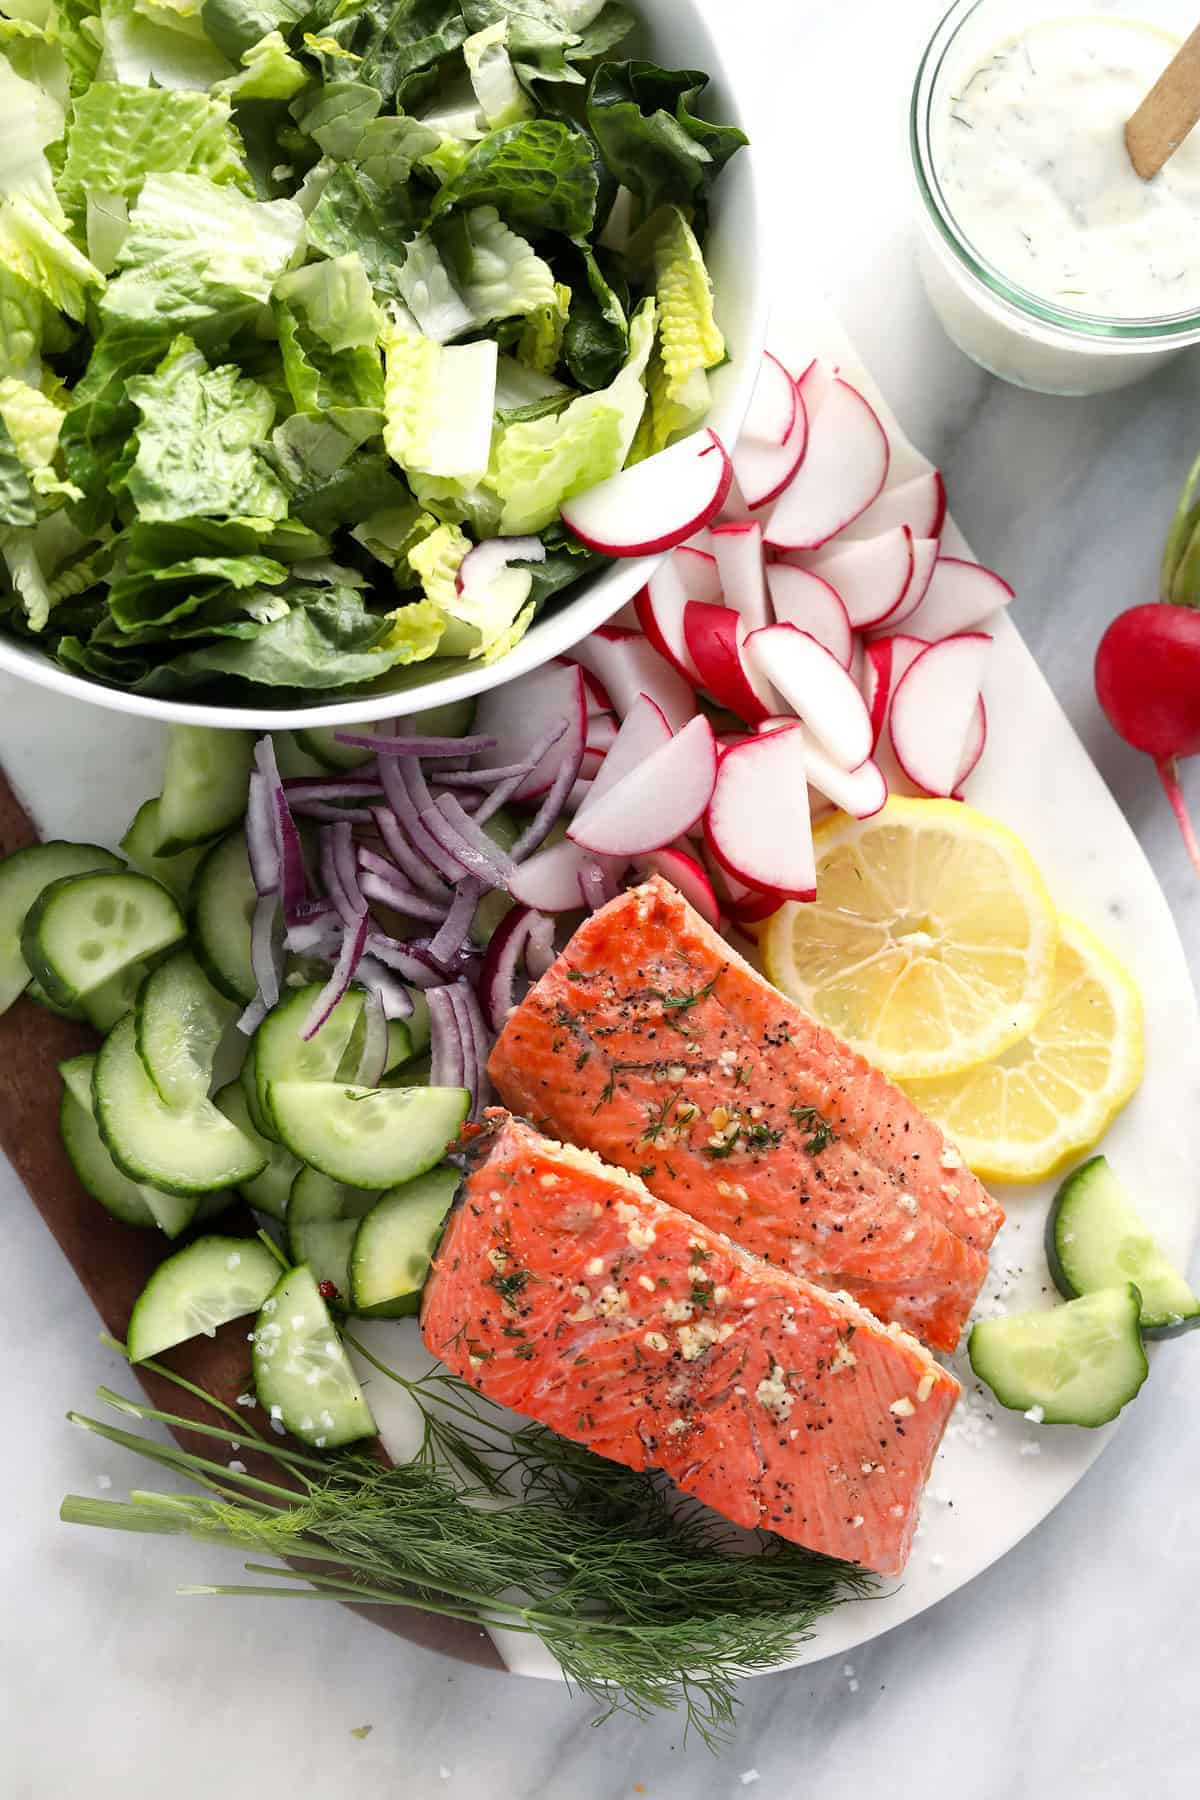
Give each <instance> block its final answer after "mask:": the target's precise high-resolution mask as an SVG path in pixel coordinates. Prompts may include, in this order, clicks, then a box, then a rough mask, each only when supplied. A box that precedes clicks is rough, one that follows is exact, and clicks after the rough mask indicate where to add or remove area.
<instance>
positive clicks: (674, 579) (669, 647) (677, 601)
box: [633, 556, 700, 687]
mask: <svg viewBox="0 0 1200 1800" xmlns="http://www.w3.org/2000/svg"><path fill="white" fill-rule="evenodd" d="M687 603H688V595H687V589H686V588H685V587H684V585H683V580H682V578H681V576H680V573H679V570H678V569H677V568H676V566H675V559H674V557H673V556H669V557H668V558H667V560H666V561H665V562H663V563H660V564H659V566H658V568H657V569H655V571H654V573H653V575H652V576H651V577H650V579H649V581H648V582H647V583H646V585H645V587H644V588H642V590H641V591H640V593H639V594H638V595H637V597H636V599H635V600H634V603H633V604H634V606H635V608H636V609H637V616H638V620H639V622H640V624H641V627H642V630H643V631H644V632H645V634H646V636H647V637H648V638H649V640H650V642H651V643H652V644H653V645H654V648H655V649H656V650H657V651H658V654H659V655H660V656H662V657H665V659H666V660H667V662H669V663H670V665H671V667H672V668H673V669H675V670H676V671H677V672H678V673H679V674H680V675H682V676H683V679H684V680H685V681H686V682H688V683H689V684H690V685H691V686H693V687H694V686H695V684H696V682H697V681H698V680H699V679H700V676H699V672H698V671H697V669H696V665H695V664H694V663H693V661H692V659H691V657H690V656H689V655H688V648H687V639H686V638H685V636H684V631H683V609H684V607H685V606H686V605H687Z"/></svg>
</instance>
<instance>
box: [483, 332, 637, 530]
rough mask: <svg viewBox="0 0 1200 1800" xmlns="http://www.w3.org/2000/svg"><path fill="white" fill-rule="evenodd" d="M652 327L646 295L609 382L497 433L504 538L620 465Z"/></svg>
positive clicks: (533, 525)
mask: <svg viewBox="0 0 1200 1800" xmlns="http://www.w3.org/2000/svg"><path fill="white" fill-rule="evenodd" d="M654 332H655V307H654V302H653V301H652V300H647V301H645V302H643V304H642V306H641V307H639V309H638V311H637V312H636V313H635V314H634V317H633V320H632V322H631V324H630V330H629V346H630V348H629V360H628V361H627V362H626V364H625V366H624V368H623V369H622V370H621V372H620V374H619V375H618V376H617V378H616V380H615V381H613V382H612V383H611V385H610V386H609V387H607V388H603V389H601V390H600V392H599V393H595V394H584V395H583V396H582V397H581V398H580V399H578V400H573V401H572V402H571V404H570V406H568V407H567V408H566V409H565V410H564V411H563V412H560V413H558V414H557V416H555V417H551V418H544V419H535V420H531V421H529V422H527V423H524V424H520V425H510V426H508V427H507V428H506V429H505V430H504V431H503V432H501V434H500V438H499V442H498V444H497V447H496V451H495V458H494V469H493V472H492V475H491V477H490V479H491V481H492V483H493V485H494V486H495V488H496V491H497V493H498V494H499V495H500V497H501V499H502V500H503V501H504V512H503V514H502V517H501V530H502V532H503V533H504V534H505V535H506V536H509V535H519V534H521V533H523V532H527V531H541V530H543V529H544V528H545V527H546V526H547V525H549V524H550V523H551V522H552V521H553V520H555V519H556V518H557V516H558V513H559V510H560V508H561V506H562V503H563V501H564V500H569V499H570V498H571V496H572V495H574V494H580V493H582V492H583V491H584V490H585V489H586V488H589V487H594V486H595V485H596V483H597V482H600V481H605V480H607V479H608V477H609V476H610V475H615V474H616V473H617V472H618V470H620V469H621V468H623V467H624V464H625V459H626V457H627V456H628V455H629V451H630V448H631V446H632V444H633V440H634V434H635V433H636V431H637V428H638V424H639V422H640V420H641V417H642V413H643V411H644V410H645V405H646V390H645V386H644V378H645V373H646V366H647V363H648V362H649V360H650V352H651V350H652V348H653V345H654Z"/></svg>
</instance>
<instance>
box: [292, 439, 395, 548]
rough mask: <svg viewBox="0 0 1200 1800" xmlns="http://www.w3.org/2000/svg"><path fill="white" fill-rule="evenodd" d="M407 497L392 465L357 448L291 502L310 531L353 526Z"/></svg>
mask: <svg viewBox="0 0 1200 1800" xmlns="http://www.w3.org/2000/svg"><path fill="white" fill-rule="evenodd" d="M410 498H411V495H410V494H409V491H408V489H407V487H406V486H405V485H404V482H403V481H402V480H401V478H400V476H399V474H398V473H397V471H396V469H395V467H394V465H393V464H391V463H390V462H389V461H388V459H387V457H386V456H381V455H379V454H378V453H376V452H374V451H368V450H365V451H360V452H359V453H358V455H356V456H353V457H351V458H350V460H349V461H348V462H346V463H345V464H344V465H342V466H341V467H339V468H338V469H336V470H335V471H334V473H333V474H332V475H331V476H330V477H329V478H328V480H325V481H322V482H321V483H320V484H319V485H318V486H316V487H314V488H312V489H311V490H310V491H306V492H305V493H304V494H302V495H301V496H299V497H297V498H294V499H293V501H292V513H293V516H294V517H295V518H299V519H301V520H302V521H303V522H304V523H305V524H306V525H308V526H310V527H311V529H312V530H314V531H333V530H334V529H335V528H336V527H337V526H339V525H356V524H358V522H359V520H360V519H367V518H370V516H371V514H372V513H376V512H381V511H383V510H384V509H385V508H387V507H393V506H403V505H405V504H406V503H407V501H408V500H409V499H410Z"/></svg>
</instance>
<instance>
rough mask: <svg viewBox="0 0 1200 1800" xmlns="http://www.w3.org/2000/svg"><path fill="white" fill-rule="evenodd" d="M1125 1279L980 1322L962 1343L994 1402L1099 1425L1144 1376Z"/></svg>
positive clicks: (1137, 1304) (1137, 1305) (1055, 1419)
mask: <svg viewBox="0 0 1200 1800" xmlns="http://www.w3.org/2000/svg"><path fill="white" fill-rule="evenodd" d="M1141 1310H1142V1299H1141V1295H1140V1294H1139V1293H1138V1290H1137V1288H1136V1287H1135V1286H1134V1284H1133V1283H1132V1282H1131V1281H1129V1282H1126V1283H1125V1284H1124V1285H1123V1286H1121V1287H1110V1288H1102V1289H1101V1290H1100V1291H1099V1292H1098V1293H1094V1294H1085V1295H1084V1296H1083V1298H1082V1299H1079V1300H1072V1301H1070V1302H1069V1304H1068V1305H1066V1306H1056V1307H1053V1308H1052V1309H1051V1310H1050V1311H1049V1312H1036V1313H1010V1314H1009V1315H1008V1316H1007V1317H1006V1318H1000V1319H984V1320H981V1322H980V1323H979V1324H978V1325H976V1326H975V1328H974V1330H973V1331H972V1333H971V1340H970V1344H969V1345H968V1349H969V1353H970V1357H971V1367H972V1368H973V1369H974V1371H975V1373H976V1374H977V1375H978V1376H979V1378H980V1380H981V1381H986V1382H987V1384H988V1386H989V1387H990V1388H991V1390H992V1392H993V1393H994V1394H995V1396H996V1398H997V1400H999V1402H1000V1404H1001V1406H1010V1407H1013V1408H1014V1409H1015V1410H1017V1411H1019V1412H1028V1411H1029V1410H1030V1408H1031V1407H1038V1408H1040V1411H1041V1417H1042V1419H1043V1420H1044V1421H1045V1423H1046V1424H1048V1425H1107V1423H1108V1421H1109V1420H1110V1419H1115V1418H1116V1416H1117V1414H1118V1413H1119V1412H1120V1410H1121V1408H1122V1407H1123V1406H1127V1405H1128V1404H1129V1402H1130V1401H1131V1400H1132V1399H1133V1397H1134V1395H1135V1394H1136V1393H1137V1391H1138V1389H1139V1388H1140V1387H1141V1385H1142V1383H1143V1381H1145V1379H1146V1376H1147V1375H1148V1374H1149V1364H1148V1363H1147V1361H1146V1352H1145V1350H1144V1349H1143V1347H1142V1335H1141V1331H1140V1330H1139V1319H1140V1316H1141Z"/></svg>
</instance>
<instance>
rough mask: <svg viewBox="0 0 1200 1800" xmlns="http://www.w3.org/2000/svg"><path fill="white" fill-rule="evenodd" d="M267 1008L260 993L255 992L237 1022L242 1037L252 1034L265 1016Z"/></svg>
mask: <svg viewBox="0 0 1200 1800" xmlns="http://www.w3.org/2000/svg"><path fill="white" fill-rule="evenodd" d="M269 1010H270V1008H269V1007H268V1006H267V1003H266V1001H265V1000H264V999H263V997H262V995H261V994H255V996H254V998H253V1000H252V1001H251V1002H250V1004H249V1006H248V1007H247V1008H246V1010H245V1012H244V1013H243V1014H242V1015H241V1017H240V1018H239V1020H238V1022H237V1028H238V1030H239V1031H240V1032H241V1033H242V1035H243V1037H253V1036H254V1033H255V1032H256V1031H257V1030H258V1028H259V1026H260V1025H261V1024H262V1022H263V1020H264V1019H265V1018H266V1016H267V1013H268V1012H269Z"/></svg>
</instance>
